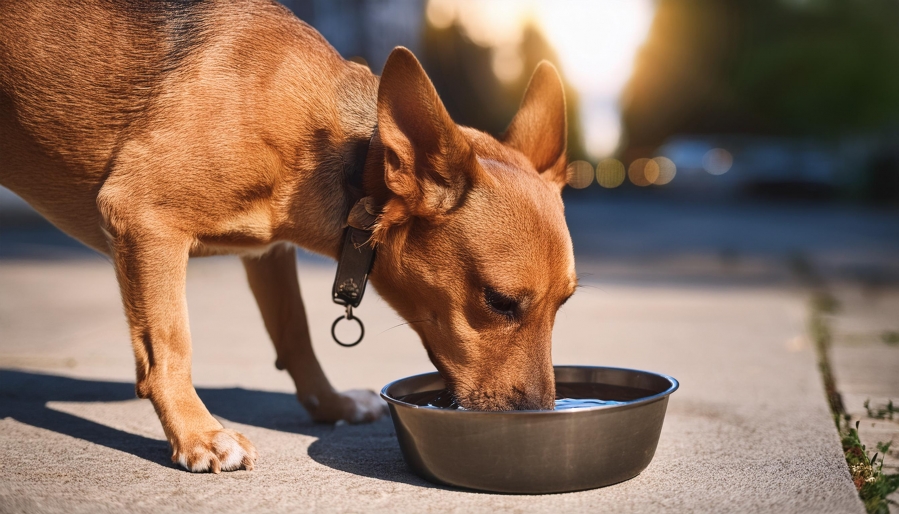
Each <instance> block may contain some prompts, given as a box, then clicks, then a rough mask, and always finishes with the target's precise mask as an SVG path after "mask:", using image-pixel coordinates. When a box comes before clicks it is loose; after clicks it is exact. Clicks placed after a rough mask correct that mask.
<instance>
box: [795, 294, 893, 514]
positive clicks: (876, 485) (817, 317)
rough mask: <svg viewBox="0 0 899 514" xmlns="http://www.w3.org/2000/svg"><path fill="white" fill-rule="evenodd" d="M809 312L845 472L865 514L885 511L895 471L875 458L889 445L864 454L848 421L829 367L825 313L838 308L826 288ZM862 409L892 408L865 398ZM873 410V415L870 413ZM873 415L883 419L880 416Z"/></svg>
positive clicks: (887, 412)
mask: <svg viewBox="0 0 899 514" xmlns="http://www.w3.org/2000/svg"><path fill="white" fill-rule="evenodd" d="M810 303H811V309H810V311H811V314H810V316H809V324H808V326H809V333H810V334H811V337H812V341H813V342H814V346H815V350H816V351H817V354H818V368H819V369H820V370H821V377H822V379H823V381H824V390H825V391H826V392H827V401H828V404H829V405H830V411H831V413H832V414H833V417H834V422H835V423H836V426H837V431H838V432H839V434H840V441H841V442H842V445H843V455H844V456H845V457H846V464H848V466H849V474H850V475H851V476H852V483H854V484H855V488H856V490H858V495H859V498H861V500H862V502H864V504H865V509H866V510H867V511H868V513H869V514H889V512H890V505H891V504H896V502H894V501H892V500H890V499H889V498H887V496H889V495H890V494H892V493H893V492H895V491H896V490H899V474H889V475H888V474H884V473H883V458H881V459H880V462H879V463H878V461H877V458H878V456H880V455H883V454H886V452H888V451H889V449H890V443H878V444H877V450H878V453H875V454H874V456H873V457H869V456H868V452H867V451H866V448H865V445H863V444H862V442H861V440H860V439H859V437H858V426H859V422H858V421H856V422H855V426H852V424H851V420H852V418H851V416H849V414H847V413H846V409H845V407H844V406H843V398H842V396H841V395H840V392H839V391H838V390H837V387H836V381H835V380H834V377H833V372H832V371H831V367H830V346H831V342H832V340H833V334H832V331H831V329H830V318H829V315H832V314H834V313H835V312H837V311H838V310H839V303H838V302H837V300H836V298H834V297H833V296H832V295H831V294H830V293H828V292H818V293H816V294H815V295H814V296H812V299H811V302H810ZM865 409H867V410H868V415H869V416H871V417H877V416H880V415H882V416H890V418H889V419H892V416H893V413H894V412H896V411H895V410H894V407H893V403H892V401H890V402H889V403H888V404H887V407H885V409H871V408H869V402H867V401H866V402H865ZM872 414H873V415H872ZM877 419H884V418H883V417H880V418H877Z"/></svg>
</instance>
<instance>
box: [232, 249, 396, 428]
mask: <svg viewBox="0 0 899 514" xmlns="http://www.w3.org/2000/svg"><path fill="white" fill-rule="evenodd" d="M243 263H244V267H245V268H246V271H247V279H248V280H249V282H250V289H252V290H253V295H254V296H255V297H256V303H258V304H259V310H260V311H262V319H263V321H264V322H265V327H266V329H267V330H268V333H269V335H270V336H271V338H272V342H274V344H275V351H276V353H277V355H278V367H279V368H282V369H286V370H287V372H288V373H290V376H291V377H292V378H293V381H294V383H295V384H296V386H297V398H298V399H299V400H300V402H301V403H302V404H303V406H304V407H305V408H306V410H307V411H309V414H310V415H311V416H312V418H313V419H314V420H316V421H321V422H336V421H340V420H344V421H348V422H350V423H360V422H365V421H373V420H375V419H377V418H379V417H380V416H381V415H383V414H384V412H385V406H384V404H383V402H382V401H381V399H380V398H378V396H377V395H376V394H375V393H374V392H372V391H365V390H354V391H346V392H343V393H338V392H336V391H335V390H334V388H333V387H331V383H330V382H329V381H328V378H327V377H326V376H325V373H324V372H323V371H322V368H321V365H319V363H318V359H316V357H315V353H314V352H313V350H312V340H311V338H310V336H309V325H308V323H307V321H306V309H305V307H304V306H303V299H302V297H301V296H300V287H299V281H298V280H297V269H296V254H295V250H294V248H293V247H292V246H288V245H282V246H277V247H275V248H274V249H272V250H271V251H270V252H268V253H267V254H265V255H263V256H262V257H259V258H255V257H245V258H244V259H243Z"/></svg>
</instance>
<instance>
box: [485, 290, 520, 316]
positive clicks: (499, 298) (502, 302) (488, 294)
mask: <svg viewBox="0 0 899 514" xmlns="http://www.w3.org/2000/svg"><path fill="white" fill-rule="evenodd" d="M484 301H485V302H487V305H488V306H489V307H490V308H491V309H493V310H494V311H496V312H497V313H499V314H502V315H503V316H506V317H508V318H512V317H515V314H516V313H517V311H518V302H517V301H516V300H515V299H514V298H509V297H508V296H506V295H504V294H502V293H500V292H498V291H496V290H495V289H493V288H490V287H487V288H484Z"/></svg>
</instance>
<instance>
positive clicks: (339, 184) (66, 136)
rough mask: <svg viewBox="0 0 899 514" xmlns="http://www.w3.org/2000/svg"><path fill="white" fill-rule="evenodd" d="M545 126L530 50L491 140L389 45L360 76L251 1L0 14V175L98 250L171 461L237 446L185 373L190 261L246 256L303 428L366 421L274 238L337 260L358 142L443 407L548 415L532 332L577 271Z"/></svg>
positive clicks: (405, 302) (233, 451)
mask: <svg viewBox="0 0 899 514" xmlns="http://www.w3.org/2000/svg"><path fill="white" fill-rule="evenodd" d="M565 123H566V122H565V100H564V97H563V92H562V85H561V81H560V79H559V77H558V74H557V73H556V71H555V69H554V68H553V67H552V66H551V65H549V64H547V63H544V64H541V65H540V66H538V68H537V70H536V71H535V73H534V76H533V78H532V79H531V83H530V85H529V87H528V91H527V93H526V95H525V98H524V100H523V102H522V106H521V110H520V111H519V112H518V114H517V115H516V116H515V119H514V120H513V121H512V124H511V125H510V127H509V129H508V131H507V132H506V133H505V134H504V135H503V136H502V138H501V139H499V140H497V139H494V138H493V137H491V136H489V135H486V134H484V133H481V132H478V131H476V130H473V129H470V128H466V127H460V126H457V125H455V124H454V123H453V122H452V120H451V119H450V117H449V115H448V114H447V112H446V110H445V109H444V107H443V105H442V104H441V102H440V100H439V98H438V97H437V93H436V91H435V90H434V87H433V86H432V84H431V82H430V81H429V80H428V78H427V76H426V75H425V73H424V71H423V70H422V68H421V66H420V65H419V63H418V61H417V60H416V59H415V57H414V56H413V55H412V54H411V53H410V52H409V51H408V50H406V49H403V48H397V49H396V50H395V51H394V52H393V53H392V54H391V55H390V57H389V59H388V60H387V63H386V65H385V67H384V72H383V75H382V77H381V78H380V81H379V79H378V77H376V76H374V75H372V74H371V72H370V71H369V70H368V68H366V67H364V66H360V65H357V64H354V63H351V62H347V61H345V60H343V59H341V58H340V56H339V55H338V54H337V53H336V52H335V51H334V50H333V49H332V48H331V47H330V46H329V45H328V44H327V42H326V41H324V40H323V39H322V38H321V36H320V35H319V34H318V33H317V32H315V30H313V29H312V28H310V27H309V26H308V25H306V24H304V23H303V22H301V21H299V20H298V19H296V18H295V17H294V16H293V15H292V14H291V13H290V12H289V11H288V10H286V9H285V8H283V7H281V6H279V5H277V4H275V3H274V2H270V1H266V0H243V1H225V0H222V1H215V0H212V1H208V2H204V1H195V2H190V1H183V2H180V1H173V0H169V1H159V2H150V1H146V2H144V1H128V2H126V1H124V0H103V1H101V0H92V1H88V0H68V1H59V2H34V1H30V0H4V2H3V3H2V4H0V182H2V184H3V185H5V186H6V187H9V188H10V189H12V190H13V191H15V192H16V193H17V194H18V195H20V196H21V197H22V198H24V199H25V200H26V201H28V202H29V203H30V204H31V205H32V206H34V208H35V209H37V210H38V211H39V212H40V213H42V214H43V215H44V216H46V217H47V219H49V220H50V221H51V222H53V223H54V224H55V225H56V226H58V227H59V228H61V229H62V230H64V231H66V232H67V233H69V234H71V235H72V236H74V237H76V238H78V239H79V240H81V241H82V242H84V243H85V244H86V245H88V246H90V247H92V248H94V249H96V250H97V251H99V252H103V253H105V254H108V255H110V256H111V257H112V259H113V262H114V264H115V270H116V274H117V277H118V281H119V284H120V286H121V292H122V298H123V302H124V305H125V312H126V314H127V317H128V322H129V324H130V327H131V342H132V346H133V348H134V354H135V358H136V362H137V385H136V390H137V395H138V396H140V397H141V398H149V399H150V400H151V401H152V402H153V406H154V407H155V409H156V412H157V413H158V415H159V419H160V421H161V422H162V426H163V427H164V429H165V433H166V436H167V437H168V440H169V442H170V444H171V446H172V459H173V461H176V462H179V463H180V464H181V465H182V466H184V467H185V468H187V469H189V470H191V471H208V470H211V471H215V472H218V471H220V470H233V469H239V468H242V467H243V468H247V469H250V468H252V467H253V465H254V462H255V459H256V450H255V449H254V448H253V445H252V444H251V443H250V442H249V441H248V440H247V439H246V438H244V437H243V436H242V435H241V434H239V433H237V432H235V431H232V430H228V429H225V428H223V427H222V425H221V424H220V423H219V422H218V421H217V420H216V419H215V418H213V417H212V416H211V415H210V414H209V411H208V410H207V409H206V407H205V406H204V405H203V403H202V402H201V401H200V399H199V397H198V396H197V394H196V392H195V391H194V388H193V385H192V383H191V375H190V369H191V345H190V332H189V330H188V320H187V304H186V302H185V272H186V267H187V260H188V257H191V256H202V255H212V254H222V253H235V254H239V255H240V256H241V257H242V259H243V263H244V266H245V267H246V272H247V276H248V278H249V282H250V287H251V288H252V290H253V293H254V295H255V297H256V300H257V302H258V304H259V307H260V309H261V311H262V316H263V318H264V321H265V326H266V328H267V329H268V332H269V334H270V335H271V337H272V340H273V341H274V344H275V348H276V350H277V355H278V361H279V363H280V364H281V365H282V366H283V367H284V368H286V369H287V371H288V372H289V373H290V375H291V377H292V378H293V380H294V382H295V383H296V387H297V397H298V398H299V400H300V401H301V402H302V404H303V405H304V406H305V408H306V409H308V411H309V412H310V413H311V415H312V416H313V418H314V419H316V420H320V421H331V422H333V421H337V420H347V421H350V422H361V421H367V420H372V419H375V418H377V417H378V416H380V415H382V413H383V406H382V403H381V402H380V400H379V399H378V398H377V396H376V395H375V394H374V393H372V392H370V391H350V392H346V393H338V392H336V391H334V389H333V388H332V387H331V385H330V384H329V382H328V380H327V378H326V377H325V375H324V373H323V372H322V369H321V367H320V366H319V364H318V361H317V360H316V358H315V355H314V354H313V352H312V346H311V344H310V336H309V328H308V324H307V321H306V315H305V312H304V307H303V302H302V299H301V298H300V292H299V286H298V283H297V274H296V267H295V266H296V264H295V255H294V247H293V246H292V245H299V246H301V247H304V248H307V249H309V250H312V251H314V252H318V253H322V254H325V255H330V256H332V257H336V256H337V255H338V252H339V249H340V244H341V234H342V231H343V228H344V226H345V225H346V220H347V215H348V212H349V210H350V208H351V207H352V203H353V201H354V198H355V197H356V196H358V195H356V194H355V192H353V191H351V186H350V185H349V184H348V176H349V174H350V173H352V171H353V170H352V167H353V163H354V162H355V159H356V158H358V157H359V155H360V151H363V152H364V151H365V150H366V146H368V149H367V159H366V160H365V164H364V189H365V194H366V195H368V196H371V197H372V198H374V199H375V204H376V205H377V206H378V209H379V211H378V216H377V220H376V223H375V225H374V227H373V229H374V236H373V238H372V244H375V245H377V252H378V257H377V259H376V261H375V266H374V268H373V270H372V273H371V280H372V282H373V284H374V286H375V287H376V288H377V290H378V292H379V293H380V294H381V295H382V296H383V297H384V298H385V299H386V300H387V301H388V302H389V303H390V304H391V305H392V306H393V307H394V308H395V309H396V310H397V311H398V312H399V313H400V314H401V315H402V316H403V317H405V318H406V319H407V320H414V321H416V322H417V323H414V324H412V326H413V328H414V329H415V330H416V331H417V332H418V334H419V335H420V336H421V339H422V342H423V343H424V346H425V348H426V349H427V351H428V355H429V356H430V358H431V361H432V362H433V363H434V365H435V366H436V367H437V369H438V370H439V371H440V372H441V374H442V375H443V376H444V377H445V378H446V379H447V382H448V384H449V386H450V387H451V389H452V391H453V392H454V394H455V396H456V397H457V399H458V401H459V403H461V404H462V405H463V406H465V407H467V408H470V409H483V410H500V409H537V408H544V409H546V408H552V406H553V398H554V394H555V384H554V379H553V371H552V362H551V355H550V353H551V352H550V349H551V332H552V327H553V322H554V319H555V314H556V311H557V310H558V308H559V306H560V305H561V304H562V303H563V302H564V301H565V299H566V298H567V297H568V296H570V295H571V294H572V292H573V291H574V287H575V281H576V279H575V275H574V260H573V256H572V249H571V240H570V237H569V235H568V230H567V227H566V225H565V219H564V216H563V208H562V200H561V195H560V192H561V189H562V186H563V185H564V183H565V168H566V156H565V140H566V125H565ZM375 127H377V128H375ZM373 131H374V136H373V137H372V134H373ZM369 141H371V142H370V145H369Z"/></svg>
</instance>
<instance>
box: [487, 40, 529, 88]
mask: <svg viewBox="0 0 899 514" xmlns="http://www.w3.org/2000/svg"><path fill="white" fill-rule="evenodd" d="M491 64H492V66H491V67H492V68H493V73H494V75H496V78H498V79H500V80H501V81H503V82H505V83H507V84H510V83H512V82H515V81H516V80H518V77H520V76H521V73H522V72H523V71H524V59H522V58H521V52H519V50H518V47H517V46H515V45H503V46H500V47H497V48H495V49H494V50H493V60H492V62H491Z"/></svg>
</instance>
